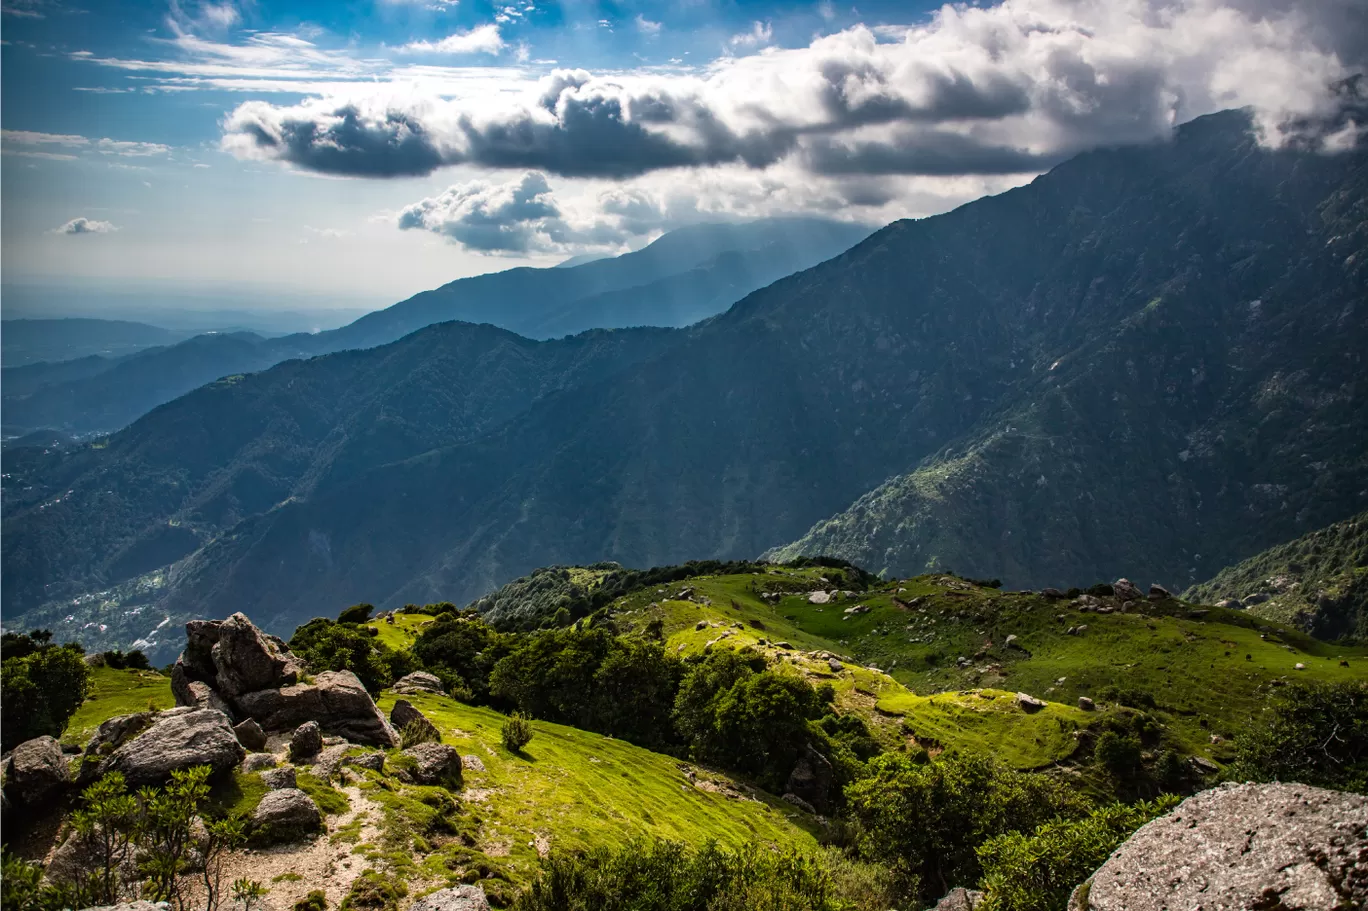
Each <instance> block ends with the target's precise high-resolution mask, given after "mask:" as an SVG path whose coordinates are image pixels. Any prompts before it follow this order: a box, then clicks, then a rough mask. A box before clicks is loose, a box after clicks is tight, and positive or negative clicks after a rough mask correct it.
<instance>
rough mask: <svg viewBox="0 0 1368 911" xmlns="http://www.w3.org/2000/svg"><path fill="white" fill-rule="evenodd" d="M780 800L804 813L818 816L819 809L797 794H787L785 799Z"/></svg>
mask: <svg viewBox="0 0 1368 911" xmlns="http://www.w3.org/2000/svg"><path fill="white" fill-rule="evenodd" d="M779 799H780V800H783V801H786V802H788V803H791V804H793V805H794V806H795V807H797V808H798V809H800V810H802V811H803V812H804V813H811V814H812V815H813V816H816V815H817V808H816V807H814V806H813V805H812V804H810V803H808V802H807V801H806V800H804V799H803V798H801V797H799V796H798V795H797V794H792V793H790V794H785V795H784V796H783V797H781V798H779Z"/></svg>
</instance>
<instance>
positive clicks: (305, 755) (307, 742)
mask: <svg viewBox="0 0 1368 911" xmlns="http://www.w3.org/2000/svg"><path fill="white" fill-rule="evenodd" d="M322 750H323V731H322V729H321V728H320V727H319V726H318V722H317V721H306V722H304V723H303V724H301V725H300V726H299V727H297V728H295V732H294V734H293V735H291V737H290V759H291V760H292V761H294V762H298V761H299V760H301V759H312V758H313V757H315V756H317V755H318V754H319V753H320V752H321V751H322Z"/></svg>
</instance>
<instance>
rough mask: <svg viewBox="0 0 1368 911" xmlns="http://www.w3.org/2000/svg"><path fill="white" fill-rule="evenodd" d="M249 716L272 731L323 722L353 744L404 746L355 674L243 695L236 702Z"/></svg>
mask: <svg viewBox="0 0 1368 911" xmlns="http://www.w3.org/2000/svg"><path fill="white" fill-rule="evenodd" d="M236 703H237V707H238V709H239V710H240V712H241V713H242V714H243V715H246V716H248V717H250V718H255V719H256V720H257V721H258V723H260V724H261V726H262V727H263V728H264V729H266V730H267V731H291V730H294V729H295V728H297V727H299V725H301V724H303V723H304V722H306V721H317V722H318V725H319V727H320V728H322V729H323V731H324V732H326V733H328V734H336V735H337V736H339V737H342V738H344V739H346V740H349V741H351V742H352V743H364V744H370V745H372V746H379V747H393V746H398V745H399V738H398V736H397V735H396V734H395V732H394V728H392V727H391V726H390V725H389V723H388V722H386V721H385V716H384V715H382V714H381V713H380V710H379V709H378V708H376V705H375V700H373V699H371V697H370V694H369V693H367V692H366V688H365V687H364V686H362V685H361V681H360V680H359V679H357V676H356V675H355V674H353V673H352V672H351V671H324V672H323V673H321V674H319V675H317V676H316V677H315V678H314V682H313V683H311V684H296V685H294V686H286V687H281V688H279V689H266V690H259V691H257V692H254V693H243V694H241V695H239V696H238V697H237V699H236Z"/></svg>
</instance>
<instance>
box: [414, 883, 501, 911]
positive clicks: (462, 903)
mask: <svg viewBox="0 0 1368 911" xmlns="http://www.w3.org/2000/svg"><path fill="white" fill-rule="evenodd" d="M409 911H489V902H488V900H486V899H485V894H484V890H483V889H481V888H480V887H479V886H471V885H462V886H453V887H451V888H450V889H438V890H437V891H436V892H430V893H428V894H427V895H424V896H423V897H422V898H420V899H418V900H417V901H416V902H414V903H413V905H412V906H411V907H410V908H409Z"/></svg>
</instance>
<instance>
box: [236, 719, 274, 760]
mask: <svg viewBox="0 0 1368 911" xmlns="http://www.w3.org/2000/svg"><path fill="white" fill-rule="evenodd" d="M233 734H234V735H235V736H236V737H237V739H238V743H240V744H242V745H243V746H244V747H246V748H247V749H248V750H250V751H251V752H253V753H259V752H261V751H262V750H264V749H266V732H265V731H263V730H262V729H261V725H259V724H257V723H256V719H255V718H248V719H247V720H246V721H244V722H242V723H240V724H238V725H235V726H234V727H233Z"/></svg>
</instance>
